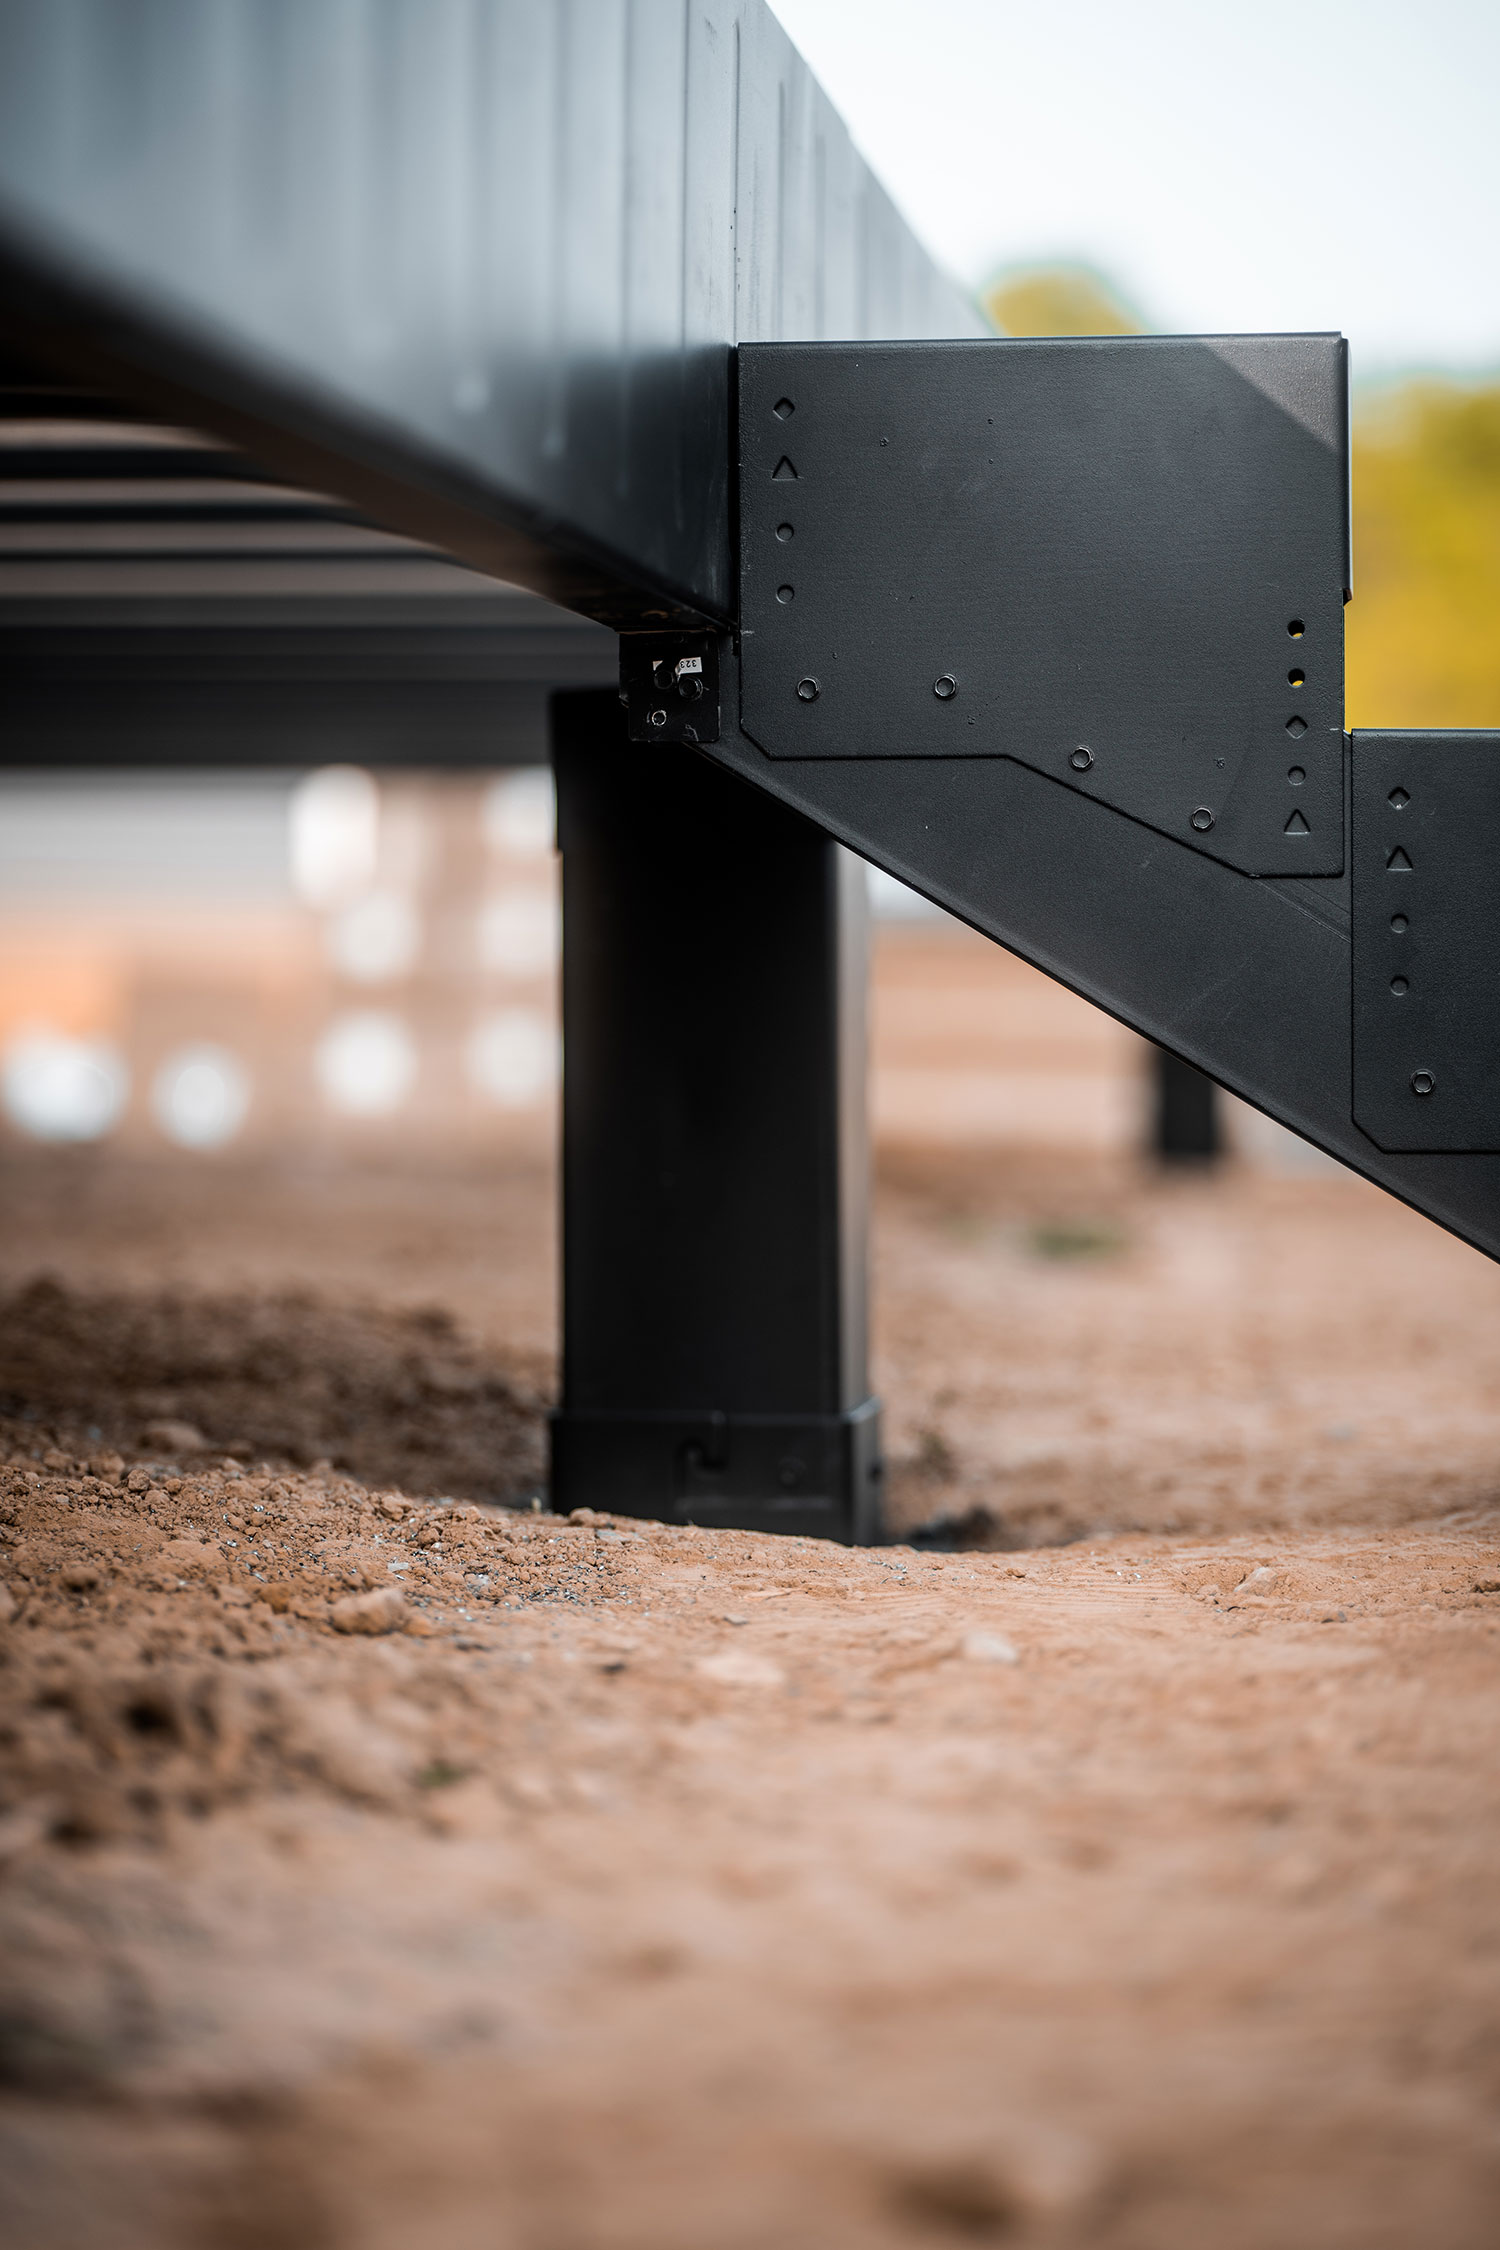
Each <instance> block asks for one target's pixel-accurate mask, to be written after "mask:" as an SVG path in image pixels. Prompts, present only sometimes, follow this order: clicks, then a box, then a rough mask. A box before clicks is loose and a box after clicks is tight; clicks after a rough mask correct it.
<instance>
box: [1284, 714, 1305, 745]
mask: <svg viewBox="0 0 1500 2250" xmlns="http://www.w3.org/2000/svg"><path fill="white" fill-rule="evenodd" d="M1286 731H1287V733H1288V734H1289V735H1290V736H1291V738H1292V740H1293V741H1294V742H1295V741H1296V740H1297V739H1298V737H1299V736H1300V735H1304V734H1306V732H1307V721H1306V719H1299V718H1297V717H1295V716H1294V717H1292V718H1290V719H1288V720H1287V723H1286Z"/></svg>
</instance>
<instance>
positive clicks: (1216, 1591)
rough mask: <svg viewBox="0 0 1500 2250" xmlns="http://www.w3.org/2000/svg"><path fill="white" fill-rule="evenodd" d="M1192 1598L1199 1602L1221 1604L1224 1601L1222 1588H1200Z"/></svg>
mask: <svg viewBox="0 0 1500 2250" xmlns="http://www.w3.org/2000/svg"><path fill="white" fill-rule="evenodd" d="M1193 1598H1194V1600H1195V1601H1200V1602H1221V1601H1222V1600H1223V1599H1224V1589H1223V1587H1222V1586H1200V1587H1199V1588H1198V1591H1197V1593H1196V1594H1195V1596H1194V1597H1193Z"/></svg>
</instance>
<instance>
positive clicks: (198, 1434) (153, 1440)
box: [141, 1421, 208, 1453]
mask: <svg viewBox="0 0 1500 2250" xmlns="http://www.w3.org/2000/svg"><path fill="white" fill-rule="evenodd" d="M141 1443H142V1445H145V1446H149V1447H150V1448H151V1449H152V1451H153V1452H156V1453H204V1452H206V1451H207V1450H208V1439H207V1438H206V1437H205V1436H204V1435H203V1432H202V1431H201V1430H195V1429H194V1427H193V1425H192V1423H191V1422H173V1421H165V1422H148V1423H147V1424H146V1427H145V1428H144V1430H142V1432H141Z"/></svg>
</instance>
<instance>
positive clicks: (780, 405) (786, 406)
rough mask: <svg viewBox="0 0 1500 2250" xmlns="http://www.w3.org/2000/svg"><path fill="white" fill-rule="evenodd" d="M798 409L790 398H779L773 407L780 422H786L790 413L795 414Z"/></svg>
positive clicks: (772, 410) (773, 411)
mask: <svg viewBox="0 0 1500 2250" xmlns="http://www.w3.org/2000/svg"><path fill="white" fill-rule="evenodd" d="M796 411H797V409H796V407H795V406H793V404H792V402H791V400H790V399H789V398H779V399H778V400H777V401H776V404H775V405H774V406H773V407H772V409H771V412H772V413H773V414H774V415H775V417H776V419H777V421H778V422H784V421H785V420H786V418H787V416H788V415H789V414H795V413H796Z"/></svg>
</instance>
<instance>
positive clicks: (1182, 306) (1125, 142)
mask: <svg viewBox="0 0 1500 2250" xmlns="http://www.w3.org/2000/svg"><path fill="white" fill-rule="evenodd" d="M772 5H773V7H774V9H775V13H776V14H777V15H778V16H779V17H780V18H781V21H782V22H783V23H784V24H785V26H786V28H787V30H788V31H789V32H790V34H791V36H792V38H793V40H794V41H795V42H796V44H797V46H798V47H799V48H800V49H801V51H802V53H803V54H804V56H805V57H806V58H807V61H808V62H809V64H810V65H811V66H812V69H813V70H814V72H815V73H816V75H817V76H818V77H819V78H820V79H821V80H822V82H823V85H824V87H825V88H826V89H827V91H828V93H829V94H830V96H831V97H832V99H833V101H834V104H835V105H836V107H837V108H838V109H839V111H840V112H841V113H842V115H843V117H844V120H845V122H846V123H847V124H848V126H849V128H850V130H851V132H852V133H853V135H854V138H855V140H856V142H857V143H858V144H859V147H860V148H861V150H862V151H863V153H864V154H865V156H866V157H867V158H868V159H869V161H870V163H871V164H872V165H873V166H874V169H875V171H876V172H877V173H878V174H879V176H880V177H881V179H882V180H883V181H884V183H885V185H886V186H887V188H889V190H890V191H891V193H892V194H893V195H894V197H895V199H896V201H897V203H898V204H899V205H900V206H901V208H902V210H903V211H904V212H905V214H906V217H907V218H908V220H909V221H910V222H911V224H912V226H913V227H914V228H915V229H916V231H917V233H918V235H920V236H921V238H922V240H923V241H924V242H925V243H926V245H927V247H928V249H929V250H930V251H931V252H932V253H933V255H934V256H935V257H936V258H937V259H938V260H939V262H940V263H941V264H943V265H944V266H946V267H947V268H948V270H949V271H950V272H951V273H953V274H954V275H955V276H956V277H957V278H958V279H959V280H960V281H962V282H964V283H966V284H968V285H970V286H977V285H978V284H979V283H980V282H982V281H983V280H984V279H985V278H986V277H987V276H988V275H989V274H990V273H992V272H993V271H994V269H995V268H996V267H998V266H1002V265H1006V264H1009V263H1012V262H1014V261H1022V260H1045V259H1052V258H1082V259H1085V260H1087V261H1089V262H1090V263H1092V264H1094V265H1097V266H1099V267H1101V268H1103V269H1104V270H1105V271H1106V272H1107V273H1108V274H1110V275H1112V276H1113V277H1114V278H1115V279H1116V281H1117V283H1118V284H1119V286H1120V287H1121V288H1122V289H1123V290H1124V291H1125V292H1126V294H1127V295H1128V296H1129V297H1131V298H1133V299H1134V300H1135V301H1136V303H1137V304H1138V305H1139V307H1140V309H1141V310H1142V312H1143V313H1144V314H1145V316H1146V318H1147V320H1148V322H1149V323H1150V325H1152V326H1153V327H1156V328H1160V329H1165V330H1169V331H1172V330H1175V331H1183V330H1204V331H1214V330H1220V331H1223V330H1233V329H1251V330H1275V329H1305V328H1342V329H1343V331H1344V333H1345V334H1346V335H1347V336H1348V337H1349V338H1350V340H1351V343H1352V346H1353V352H1354V364H1355V373H1356V376H1357V377H1358V376H1360V375H1364V376H1370V375H1373V374H1385V373H1390V372H1395V371H1400V370H1406V369H1409V368H1419V367H1444V366H1447V367H1453V368H1456V369H1460V370H1470V369H1475V370H1477V369H1480V368H1488V367H1494V366H1496V365H1500V0H1420V4H1417V0H1237V4H1235V5H1224V4H1215V0H1196V4H1195V0H1024V4H1023V0H772Z"/></svg>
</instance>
